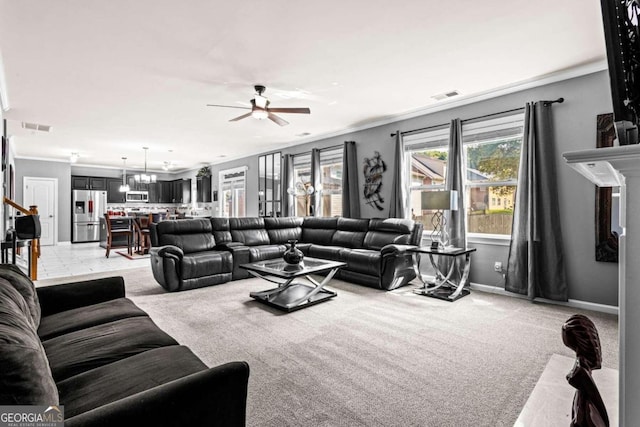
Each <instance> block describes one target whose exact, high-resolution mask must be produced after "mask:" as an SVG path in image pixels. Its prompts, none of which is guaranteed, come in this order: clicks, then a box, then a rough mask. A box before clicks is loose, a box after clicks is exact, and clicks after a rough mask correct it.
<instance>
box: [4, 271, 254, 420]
mask: <svg viewBox="0 0 640 427" xmlns="http://www.w3.org/2000/svg"><path fill="white" fill-rule="evenodd" d="M124 290H125V289H124V281H123V279H122V277H111V278H105V279H98V280H91V281H84V282H75V283H69V284H63V285H56V286H49V287H39V288H35V287H34V285H33V283H32V282H31V280H29V278H28V277H26V276H25V275H24V274H22V272H21V271H20V270H19V269H17V268H15V266H12V265H6V264H0V343H1V344H0V367H1V368H0V405H39V406H54V405H64V415H65V420H64V421H65V426H67V427H76V426H130V425H141V426H142V425H153V426H184V425H221V426H244V425H245V418H246V400H247V383H248V378H249V366H248V365H247V364H246V363H245V362H232V363H227V364H225V365H221V366H218V367H215V368H211V369H210V368H207V366H206V365H205V364H204V363H203V362H202V361H201V360H200V359H199V358H198V357H197V356H196V355H194V354H193V353H192V352H191V351H190V350H189V349H188V348H187V347H184V346H181V345H179V344H178V343H177V342H176V341H175V340H174V339H173V338H172V337H170V336H169V335H167V334H166V333H165V332H163V331H162V330H161V329H160V328H158V327H157V326H156V325H155V323H154V322H153V321H152V320H151V319H150V318H149V316H148V315H147V314H146V313H145V312H144V311H142V310H141V309H140V308H138V307H137V306H136V305H135V304H134V303H133V302H132V301H131V300H129V299H127V298H125V293H124Z"/></svg>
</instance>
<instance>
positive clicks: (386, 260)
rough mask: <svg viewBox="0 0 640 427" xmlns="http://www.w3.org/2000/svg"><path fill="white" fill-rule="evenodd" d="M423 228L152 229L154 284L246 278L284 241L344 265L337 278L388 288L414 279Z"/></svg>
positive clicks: (321, 223) (167, 224) (237, 222)
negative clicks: (255, 264) (253, 265)
mask: <svg viewBox="0 0 640 427" xmlns="http://www.w3.org/2000/svg"><path fill="white" fill-rule="evenodd" d="M421 238H422V224H420V223H416V222H414V221H412V220H408V219H397V218H384V219H354V218H335V217H334V218H315V217H306V218H299V217H285V218H254V217H247V218H198V219H187V220H172V221H162V222H159V223H157V224H153V225H152V227H151V243H152V246H153V247H152V249H151V251H150V253H151V267H152V270H153V275H154V277H155V279H156V280H157V281H158V283H159V284H160V285H161V286H162V287H164V288H165V289H167V290H169V291H178V290H186V289H193V288H199V287H202V286H210V285H215V284H218V283H224V282H227V281H229V280H236V279H243V278H246V277H248V276H249V274H248V273H247V271H245V270H244V269H242V268H240V267H239V266H240V265H241V264H246V263H249V262H256V261H262V260H266V259H273V258H278V257H281V256H282V255H283V253H284V251H285V250H286V249H287V242H288V241H289V240H297V241H298V242H299V243H298V244H297V245H296V246H297V247H298V248H299V249H300V250H301V251H302V252H303V253H304V254H305V256H310V257H313V258H322V259H327V260H332V261H342V262H345V263H347V265H346V267H343V268H341V269H340V270H338V273H337V274H336V278H339V279H343V280H346V281H349V282H353V283H357V284H361V285H365V286H370V287H373V288H378V289H384V290H391V289H395V288H398V287H400V286H403V285H406V284H407V283H409V282H410V281H411V280H412V279H413V278H415V272H414V268H413V262H414V259H413V255H412V254H411V253H410V252H408V251H407V249H408V248H409V247H411V246H418V245H419V244H420V240H421Z"/></svg>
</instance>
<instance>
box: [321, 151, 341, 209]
mask: <svg viewBox="0 0 640 427" xmlns="http://www.w3.org/2000/svg"><path fill="white" fill-rule="evenodd" d="M320 185H321V187H320V190H319V192H318V194H319V195H320V209H319V212H318V214H317V215H316V216H329V217H331V216H341V215H342V148H336V149H331V150H322V151H320Z"/></svg>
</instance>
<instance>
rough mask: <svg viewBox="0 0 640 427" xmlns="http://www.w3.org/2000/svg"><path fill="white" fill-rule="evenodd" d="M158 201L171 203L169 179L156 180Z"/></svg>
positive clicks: (170, 183)
mask: <svg viewBox="0 0 640 427" xmlns="http://www.w3.org/2000/svg"><path fill="white" fill-rule="evenodd" d="M157 184H158V185H157V188H156V189H157V191H158V203H172V201H171V199H172V198H173V196H172V194H173V193H172V191H171V190H172V185H173V184H172V182H171V181H158V182H157Z"/></svg>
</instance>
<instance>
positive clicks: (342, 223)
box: [331, 218, 369, 248]
mask: <svg viewBox="0 0 640 427" xmlns="http://www.w3.org/2000/svg"><path fill="white" fill-rule="evenodd" d="M368 229H369V220H368V219H355V218H338V229H337V230H336V232H335V233H334V234H333V237H332V238H331V244H332V245H334V246H344V247H345V248H362V245H363V242H364V236H365V233H366V232H367V230H368Z"/></svg>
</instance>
